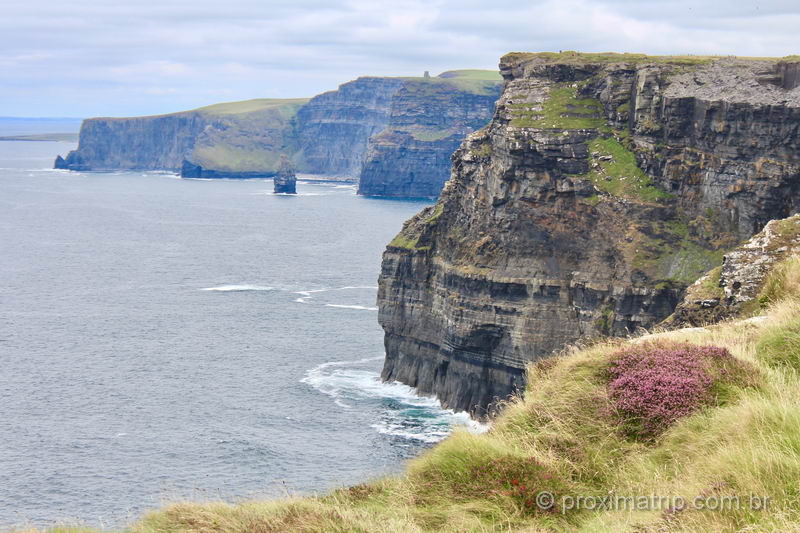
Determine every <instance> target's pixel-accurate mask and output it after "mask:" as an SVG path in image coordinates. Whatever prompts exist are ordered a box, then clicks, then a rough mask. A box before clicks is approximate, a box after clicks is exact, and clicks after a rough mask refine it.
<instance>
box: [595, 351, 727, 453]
mask: <svg viewBox="0 0 800 533" xmlns="http://www.w3.org/2000/svg"><path fill="white" fill-rule="evenodd" d="M735 364H736V362H735V360H734V358H733V356H731V354H730V353H729V352H728V350H726V349H725V348H719V347H716V346H696V345H692V344H656V343H646V344H641V345H637V346H632V347H630V348H626V349H624V350H622V351H620V352H618V353H617V354H615V356H614V357H613V358H612V360H611V365H610V368H609V377H610V382H609V395H610V397H611V400H612V403H613V405H614V407H615V408H616V411H617V414H619V415H620V416H621V417H622V419H623V429H624V430H625V431H626V432H627V433H629V434H630V435H631V436H634V437H642V438H651V437H654V436H656V435H658V434H659V433H661V432H662V431H664V430H665V429H667V428H668V427H669V426H670V425H671V424H672V423H673V422H675V421H676V420H677V419H679V418H681V417H683V416H686V415H688V414H691V413H692V412H694V411H695V410H696V409H698V408H699V407H702V406H703V405H707V404H709V403H711V402H712V401H713V400H714V397H713V396H714V395H713V394H712V389H713V387H714V386H715V384H717V382H718V381H721V380H724V379H725V378H726V377H728V376H729V374H730V372H729V370H730V369H731V368H732V367H734V366H735Z"/></svg>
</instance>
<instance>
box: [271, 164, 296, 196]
mask: <svg viewBox="0 0 800 533" xmlns="http://www.w3.org/2000/svg"><path fill="white" fill-rule="evenodd" d="M275 193H276V194H277V193H283V194H297V178H296V177H295V175H294V168H292V165H291V163H289V159H288V158H287V157H286V156H285V155H283V156H281V163H280V166H278V173H277V174H275Z"/></svg>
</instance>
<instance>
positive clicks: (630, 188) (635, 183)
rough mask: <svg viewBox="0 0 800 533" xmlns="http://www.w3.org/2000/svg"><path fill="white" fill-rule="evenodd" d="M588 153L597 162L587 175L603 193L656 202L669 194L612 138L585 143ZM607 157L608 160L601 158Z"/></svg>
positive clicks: (596, 139) (601, 138) (595, 139)
mask: <svg viewBox="0 0 800 533" xmlns="http://www.w3.org/2000/svg"><path fill="white" fill-rule="evenodd" d="M589 152H590V153H591V154H592V157H593V158H595V160H596V161H597V163H598V164H599V167H600V169H599V170H592V171H590V172H589V174H588V177H589V179H591V180H592V183H594V184H595V186H596V187H597V188H598V189H600V190H601V191H603V192H606V193H608V194H611V195H613V196H618V197H622V198H629V199H634V200H638V201H644V202H660V201H663V200H666V199H669V198H671V195H669V194H668V193H666V192H664V191H662V190H661V189H659V188H658V187H656V186H655V185H654V184H653V182H652V180H650V178H649V177H648V176H647V174H645V173H644V171H643V170H642V169H640V168H639V165H638V164H637V163H636V155H635V154H634V153H633V152H631V151H630V150H628V149H627V148H625V147H624V146H623V145H622V144H621V143H620V142H619V141H618V140H617V139H615V138H614V137H596V138H594V139H592V140H591V141H590V142H589ZM603 157H611V159H610V160H601V159H600V158H603Z"/></svg>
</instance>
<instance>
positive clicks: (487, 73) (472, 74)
mask: <svg viewBox="0 0 800 533" xmlns="http://www.w3.org/2000/svg"><path fill="white" fill-rule="evenodd" d="M436 77H437V78H446V79H453V78H458V79H468V80H487V81H498V82H499V81H503V77H502V76H500V72H498V71H497V70H478V69H463V70H448V71H445V72H442V73H441V74H439V75H438V76H436Z"/></svg>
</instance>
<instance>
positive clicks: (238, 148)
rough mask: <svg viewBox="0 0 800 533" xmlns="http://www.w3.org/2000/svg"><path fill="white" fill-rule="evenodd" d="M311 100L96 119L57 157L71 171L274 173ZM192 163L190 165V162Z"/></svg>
mask: <svg viewBox="0 0 800 533" xmlns="http://www.w3.org/2000/svg"><path fill="white" fill-rule="evenodd" d="M306 101H307V100H305V99H302V98H301V99H287V100H274V99H258V100H247V101H243V102H232V103H228V104H217V105H212V106H208V107H204V108H200V109H197V110H194V111H185V112H181V113H174V114H170V115H161V116H153V117H133V118H92V119H88V120H85V121H84V122H83V125H82V126H81V132H80V139H79V144H78V149H77V150H74V151H72V152H70V153H69V154H68V155H67V157H66V158H61V157H59V158H57V159H56V165H55V166H56V168H65V169H69V170H120V169H123V170H168V171H181V170H182V168H184V167H185V168H187V169H191V171H192V172H193V173H194V174H192V175H190V176H187V177H255V176H261V175H272V174H274V172H275V170H276V168H277V164H278V161H279V157H280V154H281V153H282V152H285V151H288V150H291V142H292V137H291V135H290V132H289V126H290V123H291V119H292V117H293V116H294V114H295V113H296V112H297V110H298V109H299V108H300V107H301V106H302V105H303V104H305V103H306ZM184 161H187V164H188V165H189V166H186V165H184Z"/></svg>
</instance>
